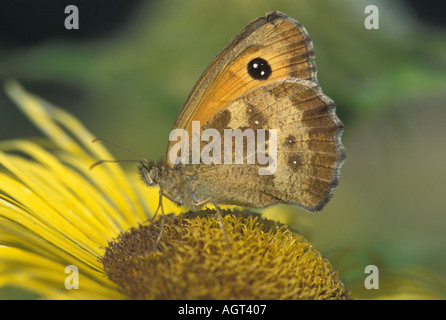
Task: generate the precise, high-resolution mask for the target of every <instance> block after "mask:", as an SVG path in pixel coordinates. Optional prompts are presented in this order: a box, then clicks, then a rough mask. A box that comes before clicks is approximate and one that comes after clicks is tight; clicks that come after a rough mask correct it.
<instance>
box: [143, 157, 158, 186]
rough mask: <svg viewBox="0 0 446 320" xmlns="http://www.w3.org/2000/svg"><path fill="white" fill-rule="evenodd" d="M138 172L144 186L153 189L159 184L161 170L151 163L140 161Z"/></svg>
mask: <svg viewBox="0 0 446 320" xmlns="http://www.w3.org/2000/svg"><path fill="white" fill-rule="evenodd" d="M138 171H139V175H140V176H141V179H142V181H143V182H144V184H145V185H146V186H148V187H153V186H156V185H158V184H159V180H160V172H161V169H160V167H159V166H157V165H156V164H154V163H153V162H149V161H145V160H143V161H141V162H140V165H139V166H138Z"/></svg>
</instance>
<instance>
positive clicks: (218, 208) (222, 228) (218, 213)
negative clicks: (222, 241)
mask: <svg viewBox="0 0 446 320" xmlns="http://www.w3.org/2000/svg"><path fill="white" fill-rule="evenodd" d="M211 203H212V204H213V205H214V207H215V210H216V211H217V217H218V224H219V225H220V229H221V231H222V232H223V235H224V236H225V238H226V249H229V248H230V247H231V242H230V241H229V237H228V235H227V234H226V231H225V226H224V225H223V219H222V217H221V212H220V207H219V206H218V205H217V204H216V203H215V202H213V201H211Z"/></svg>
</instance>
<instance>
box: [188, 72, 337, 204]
mask: <svg viewBox="0 0 446 320" xmlns="http://www.w3.org/2000/svg"><path fill="white" fill-rule="evenodd" d="M208 128H214V129H217V130H219V132H220V135H221V136H222V137H224V129H237V128H244V129H246V128H250V129H254V130H258V129H265V130H266V131H267V132H269V131H270V130H271V129H274V130H276V132H277V136H276V143H277V166H276V169H275V172H273V174H264V175H261V174H259V168H260V167H261V165H260V164H259V163H258V162H256V163H255V165H249V164H247V163H248V159H247V157H248V153H247V152H245V153H244V161H243V164H242V165H236V164H231V165H229V164H216V165H214V164H211V165H205V164H201V165H199V166H198V167H197V173H196V177H197V180H198V181H200V183H201V184H202V185H205V186H207V188H208V189H209V190H206V191H204V192H209V194H213V195H215V196H214V198H215V199H216V201H217V202H219V203H231V204H238V205H244V206H250V207H265V206H268V205H272V204H275V203H288V204H292V205H295V206H301V207H303V208H305V209H306V210H309V211H318V210H320V209H322V207H323V206H324V205H325V204H326V203H327V201H328V200H329V199H330V197H331V195H332V193H333V191H334V188H335V187H336V185H337V183H338V179H339V171H340V167H341V165H342V162H343V160H344V158H345V151H344V147H343V146H342V143H341V134H342V129H343V126H342V123H341V122H340V121H339V119H338V118H337V116H336V114H335V106H334V103H333V101H332V100H331V99H330V98H328V97H327V96H325V95H324V94H323V93H322V91H321V89H320V87H319V85H318V83H317V82H314V81H309V80H299V79H287V80H279V81H275V82H273V83H270V84H268V85H266V86H264V87H261V88H257V89H254V90H251V91H249V92H247V93H245V94H244V95H242V96H241V97H239V98H237V99H236V100H234V101H233V102H231V103H230V104H229V105H227V106H226V108H225V109H224V110H222V111H220V112H219V113H218V114H216V115H215V116H214V117H212V118H211V119H210V120H209V121H208V122H207V123H206V124H205V125H204V126H203V129H204V130H205V129H208ZM270 142H271V141H270ZM222 143H223V141H222ZM226 143H227V142H226ZM266 143H267V144H268V138H267V140H266ZM223 148H224V147H223V146H222V150H223ZM271 151H272V145H270V146H269V150H268V149H267V153H268V152H271ZM260 152H261V151H260ZM253 156H254V157H256V159H258V156H259V150H258V149H257V150H256V153H255V154H251V157H253ZM222 158H223V157H222ZM222 163H223V159H222ZM202 189H204V188H203V187H202ZM206 196H207V195H203V197H206Z"/></svg>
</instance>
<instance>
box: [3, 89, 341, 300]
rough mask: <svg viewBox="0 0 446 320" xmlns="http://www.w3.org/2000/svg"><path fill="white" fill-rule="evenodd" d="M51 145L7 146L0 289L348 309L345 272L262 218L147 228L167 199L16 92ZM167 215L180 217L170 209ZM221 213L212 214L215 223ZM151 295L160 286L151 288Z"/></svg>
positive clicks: (57, 113) (76, 128)
mask: <svg viewBox="0 0 446 320" xmlns="http://www.w3.org/2000/svg"><path fill="white" fill-rule="evenodd" d="M6 91H7V93H8V94H9V96H10V97H11V98H12V99H13V100H14V101H15V102H16V103H17V105H18V106H19V107H20V108H21V109H22V110H23V111H24V113H25V114H26V115H27V116H28V117H29V118H30V119H31V120H32V121H33V122H34V123H35V124H36V126H37V127H39V128H40V129H41V130H42V131H43V132H44V133H45V134H46V136H47V137H48V138H47V139H34V140H30V139H28V140H12V141H4V142H0V150H1V151H0V164H1V166H2V167H1V169H0V181H1V183H0V288H17V287H19V288H20V287H21V288H23V289H24V290H26V291H30V292H33V293H35V294H36V295H38V296H39V297H43V298H48V299H73V298H80V299H125V298H135V299H139V298H141V299H142V298H151V299H157V298H159V299H164V298H167V299H177V298H179V299H200V298H216V299H231V298H233V299H242V298H245V299H257V298H260V299H345V298H350V294H349V292H348V291H347V290H346V289H345V287H344V285H343V283H342V282H341V281H340V279H339V277H338V275H337V272H336V271H335V270H334V269H333V267H332V266H331V265H330V263H329V262H328V261H327V260H325V259H324V258H323V257H322V256H321V255H320V253H319V252H317V251H316V250H315V249H314V248H313V247H312V245H311V244H310V243H309V242H308V241H306V240H305V239H304V238H303V237H301V236H300V235H298V234H296V233H293V232H291V231H290V230H289V229H288V228H287V227H285V226H283V225H280V224H278V223H275V222H272V221H269V220H265V219H261V218H260V217H259V216H258V215H256V214H251V213H242V212H236V213H233V212H228V211H223V214H224V224H225V231H226V233H227V234H228V235H229V237H230V238H231V246H230V249H229V250H228V249H227V248H226V242H225V240H224V237H223V233H222V232H221V230H220V229H219V228H218V220H217V219H216V217H215V214H211V212H209V211H207V210H204V211H202V212H200V213H194V214H188V213H183V214H180V215H177V216H170V215H169V216H167V217H166V222H165V227H164V228H165V229H164V233H163V237H162V238H161V241H160V243H159V244H158V245H156V246H154V239H156V238H157V236H158V234H159V232H160V224H159V220H156V221H155V222H154V223H152V224H148V223H145V221H146V220H147V219H148V218H149V217H151V212H154V209H155V208H156V206H157V205H158V191H157V190H156V189H153V188H151V189H149V188H145V187H144V186H143V184H142V183H141V182H140V181H139V180H138V179H136V178H135V177H136V174H132V175H130V176H129V175H128V174H126V173H124V172H123V171H122V169H121V168H120V167H119V166H118V165H117V164H104V165H101V166H98V167H95V168H94V169H93V170H90V169H89V167H90V166H91V164H93V163H95V162H96V161H98V159H112V156H111V155H110V154H109V153H108V152H107V150H106V149H105V148H104V147H103V146H102V145H99V144H92V143H91V141H92V139H93V138H95V137H94V136H93V135H91V134H90V133H89V132H88V131H87V130H86V129H85V128H84V127H83V126H82V124H81V123H79V121H78V120H77V119H75V118H74V117H73V116H72V115H70V114H68V113H67V112H65V111H63V110H61V109H59V108H57V107H55V106H53V105H51V104H49V103H48V102H46V101H43V100H42V99H40V98H38V97H36V96H34V95H32V94H30V93H28V92H26V91H24V90H23V89H22V88H21V87H20V86H19V85H18V84H16V83H14V82H8V83H7V85H6ZM164 210H165V211H166V213H167V212H174V213H179V212H180V211H184V210H181V209H179V208H177V207H176V206H174V205H173V204H172V203H169V202H168V201H164ZM212 213H213V211H212ZM149 284H150V285H149Z"/></svg>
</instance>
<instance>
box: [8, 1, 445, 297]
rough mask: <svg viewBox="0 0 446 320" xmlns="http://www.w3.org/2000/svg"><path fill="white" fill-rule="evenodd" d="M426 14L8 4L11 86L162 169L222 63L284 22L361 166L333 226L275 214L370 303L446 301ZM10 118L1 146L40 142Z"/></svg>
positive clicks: (431, 43)
mask: <svg viewBox="0 0 446 320" xmlns="http://www.w3.org/2000/svg"><path fill="white" fill-rule="evenodd" d="M415 2H416V1H410V2H409V1H407V2H402V1H401V2H400V1H396V0H395V1H373V0H368V1H358V0H339V1H327V0H292V1H290V0H288V1H285V0H282V1H277V0H274V1H273V0H260V1H259V0H256V1H254V0H250V1H247V0H244V1H239V0H229V1H221V0H217V1H215V0H188V1H182V0H169V1H159V0H158V1H155V0H153V1H142V0H140V1H124V0H122V1H110V0H109V1H105V0H95V1H87V0H84V1H65V0H52V1H50V0H46V1H43V0H42V1H32V0H29V1H23V0H17V1H12V0H11V1H9V0H8V1H2V4H1V5H0V6H1V7H2V8H1V9H2V10H1V11H0V81H1V82H2V83H4V80H5V79H8V78H14V79H17V80H18V81H19V82H21V83H22V84H23V85H24V86H25V87H26V88H27V89H28V90H30V91H32V92H34V93H36V94H37V95H39V96H41V97H43V98H44V99H46V100H49V101H50V102H52V103H54V104H56V105H58V106H60V107H62V108H64V109H67V110H69V111H70V112H71V113H73V114H75V115H76V116H77V117H78V118H79V119H80V120H81V121H82V122H83V123H84V124H85V125H86V127H87V128H88V129H90V130H91V131H92V132H93V133H94V134H95V135H97V137H100V138H103V139H107V140H111V141H113V142H114V143H116V144H119V145H122V146H124V147H126V148H128V149H130V150H132V151H135V152H137V153H139V154H142V155H144V156H146V157H147V158H150V159H159V158H161V157H163V155H164V153H165V148H166V145H167V138H168V134H169V132H170V130H171V129H172V126H173V123H174V121H175V118H176V115H177V114H178V112H179V110H180V108H181V106H182V104H183V103H184V101H185V99H186V97H187V95H188V93H189V91H190V90H191V88H192V87H193V85H194V83H195V81H196V80H197V79H198V78H199V76H200V74H201V72H202V71H203V70H204V69H205V68H206V66H207V65H208V63H209V62H210V61H211V60H212V59H213V57H214V56H215V55H216V54H217V53H218V52H219V50H221V49H222V48H223V46H224V45H225V44H226V43H227V42H228V41H229V40H230V39H231V38H232V37H233V36H234V35H235V34H237V33H238V32H239V31H240V30H241V29H242V28H243V27H244V26H245V25H246V24H248V23H249V22H250V21H251V20H253V19H254V18H256V17H259V16H263V15H265V13H266V12H269V11H273V10H280V11H282V12H284V13H286V14H287V15H289V16H290V17H292V18H295V19H297V20H299V21H300V22H301V23H302V24H304V25H305V26H306V28H307V30H308V31H309V33H310V35H311V37H312V39H313V42H314V47H315V52H316V63H317V66H318V79H319V81H320V83H321V86H322V88H323V90H324V92H325V93H326V94H327V95H328V96H330V97H331V98H332V99H334V101H335V102H336V104H337V113H338V115H339V117H340V118H341V120H342V121H343V122H344V124H345V133H344V137H343V141H344V144H345V147H346V149H347V161H346V163H345V164H344V167H343V169H342V177H341V182H340V185H339V187H338V189H337V191H336V194H335V196H334V198H333V199H332V201H331V202H330V203H329V204H328V205H327V207H326V208H325V209H324V210H323V211H322V212H321V213H319V214H317V215H311V214H308V213H306V212H304V211H302V210H300V209H296V208H290V207H285V206H284V207H279V209H280V210H274V211H275V212H277V211H279V213H280V214H279V219H280V220H282V221H283V222H286V223H290V224H291V225H292V226H293V227H294V228H295V229H297V230H299V231H300V232H301V233H303V234H304V235H305V236H306V237H307V238H308V239H309V240H310V241H312V242H313V244H314V245H315V247H316V248H317V249H319V250H320V251H321V252H322V253H323V254H324V255H325V256H326V257H328V258H329V259H330V260H331V261H332V262H333V263H334V264H335V266H336V267H337V268H338V269H339V271H340V272H341V275H342V276H343V277H344V279H345V281H346V282H347V284H348V285H350V287H351V288H352V290H353V289H354V291H355V292H356V294H357V296H358V297H379V296H380V294H381V295H382V294H383V292H384V291H383V290H384V289H387V290H388V292H391V291H392V290H394V291H398V290H400V289H399V288H395V287H392V286H398V285H399V284H401V283H403V285H402V286H404V284H407V286H409V287H410V290H415V291H416V290H420V291H422V292H426V295H425V296H426V297H430V296H429V293H431V292H434V294H433V297H440V298H445V297H446V292H445V291H444V289H445V287H446V286H445V280H444V279H445V278H446V257H445V253H446V214H445V198H446V186H445V181H446V167H445V159H446V148H445V145H446V142H445V138H446V125H445V120H446V117H445V116H446V109H445V108H446V105H445V101H446V41H445V40H446V30H445V24H444V18H443V17H442V16H441V15H438V14H439V13H441V12H444V10H443V7H441V5H440V3H441V2H440V1H432V3H430V2H429V1H427V2H424V1H423V4H422V5H423V7H422V8H421V9H420V8H416V7H414V6H413V3H415ZM69 4H75V5H77V6H78V8H79V15H80V29H79V30H65V29H64V20H65V17H66V16H67V15H66V14H65V13H64V8H65V6H67V5H69ZM370 4H373V5H376V6H377V7H378V9H379V29H378V30H367V29H366V28H365V27H364V20H365V19H366V17H367V16H368V14H365V13H364V9H365V7H366V6H367V5H370ZM0 110H1V113H0V139H2V140H3V139H10V138H18V137H27V136H34V135H40V133H39V132H38V131H37V130H36V129H35V128H34V127H33V126H32V125H31V124H30V122H28V120H27V119H26V118H25V117H24V116H23V115H22V114H21V113H20V112H19V111H18V109H17V108H16V107H15V106H14V105H13V104H12V102H10V101H9V100H8V99H7V98H6V96H5V94H4V93H3V92H1V93H0ZM112 152H113V153H114V154H115V156H116V157H117V158H118V159H127V158H129V155H127V154H123V153H119V152H116V151H115V150H112ZM126 167H127V168H128V169H129V170H134V166H133V165H128V166H126ZM276 209H277V208H276ZM270 212H272V210H268V211H267V213H266V215H267V216H269V213H270ZM368 264H374V265H377V266H378V268H380V272H381V271H382V272H381V273H380V275H381V276H382V278H381V279H383V280H382V282H381V289H382V290H369V291H367V290H365V289H364V286H363V281H364V278H365V276H366V275H365V274H364V268H365V266H366V265H368ZM406 273H407V274H406ZM406 276H407V277H408V278H409V280H408V281H406V282H404V281H403V282H398V281H397V280H400V279H402V278H404V277H406ZM395 279H397V280H395ZM386 281H387V282H386ZM386 283H388V284H389V285H388V286H387V288H386V287H385V285H386ZM390 284H391V285H390ZM407 286H406V289H405V290H409V289H407ZM401 290H404V289H401Z"/></svg>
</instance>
